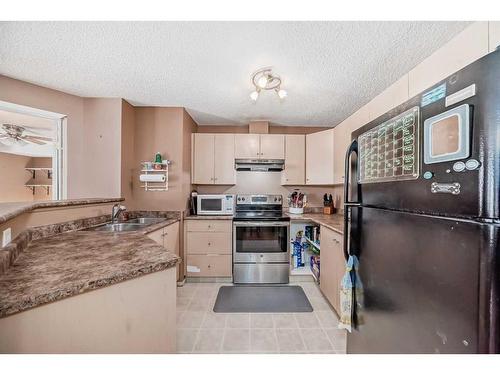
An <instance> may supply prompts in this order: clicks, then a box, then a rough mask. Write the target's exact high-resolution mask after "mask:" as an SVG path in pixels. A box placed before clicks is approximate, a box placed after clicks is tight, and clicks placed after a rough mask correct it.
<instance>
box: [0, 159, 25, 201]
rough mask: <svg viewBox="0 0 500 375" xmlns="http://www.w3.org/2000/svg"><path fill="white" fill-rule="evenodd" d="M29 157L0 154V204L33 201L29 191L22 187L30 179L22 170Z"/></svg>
mask: <svg viewBox="0 0 500 375" xmlns="http://www.w3.org/2000/svg"><path fill="white" fill-rule="evenodd" d="M30 159H31V157H29V156H21V155H14V154H7V153H4V152H0V202H26V201H32V200H33V194H32V192H31V190H30V189H28V188H27V187H25V186H24V184H25V183H26V181H28V180H29V179H30V175H29V173H28V172H27V171H26V170H25V169H24V168H25V167H26V166H27V165H28V163H29V162H30Z"/></svg>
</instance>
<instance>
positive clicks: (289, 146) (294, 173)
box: [281, 134, 306, 185]
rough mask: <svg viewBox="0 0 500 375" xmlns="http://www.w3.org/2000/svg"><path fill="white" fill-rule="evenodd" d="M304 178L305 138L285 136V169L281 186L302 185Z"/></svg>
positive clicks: (282, 173) (301, 136)
mask: <svg viewBox="0 0 500 375" xmlns="http://www.w3.org/2000/svg"><path fill="white" fill-rule="evenodd" d="M305 176H306V136H305V135H301V134H299V135H286V136H285V169H284V170H283V172H281V185H304V182H305Z"/></svg>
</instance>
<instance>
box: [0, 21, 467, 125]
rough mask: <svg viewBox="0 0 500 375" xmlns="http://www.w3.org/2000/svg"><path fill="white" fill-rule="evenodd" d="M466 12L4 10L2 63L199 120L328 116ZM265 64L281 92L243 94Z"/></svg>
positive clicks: (370, 91)
mask: <svg viewBox="0 0 500 375" xmlns="http://www.w3.org/2000/svg"><path fill="white" fill-rule="evenodd" d="M466 25H467V23H466V22H101V23H99V22H63V23H57V22H2V23H0V74H4V75H7V76H10V77H14V78H18V79H21V80H25V81H29V82H33V83H36V84H39V85H42V86H47V87H51V88H55V89H58V90H62V91H65V92H69V93H72V94H76V95H80V96H94V97H122V98H125V99H127V100H128V101H129V102H131V103H132V104H134V105H151V106H183V107H186V108H187V109H188V111H189V112H190V113H191V115H192V116H193V117H194V119H195V120H196V121H197V122H198V123H199V124H235V123H248V121H249V120H258V119H262V120H268V121H271V122H273V123H279V124H285V125H330V126H332V125H335V124H337V123H339V122H340V121H342V120H343V119H345V118H346V117H347V116H349V115H350V114H351V113H353V112H354V111H355V110H356V109H357V108H359V107H360V106H362V105H364V104H365V103H367V102H368V101H369V100H370V99H371V98H373V97H374V96H376V95H377V94H378V93H380V92H381V91H383V89H384V88H386V87H387V86H389V85H390V84H391V83H393V82H394V81H396V80H397V79H398V78H400V77H401V76H402V75H403V74H405V73H406V72H407V71H409V70H410V69H411V68H413V67H414V66H415V65H417V64H418V63H419V62H420V61H422V60H423V59H424V58H425V57H427V56H429V55H430V54H431V53H432V52H433V51H435V50H436V49H438V48H439V47H440V46H441V45H443V44H444V43H445V42H447V41H448V40H450V39H451V38H452V37H453V36H454V35H456V34H457V33H458V32H460V31H461V30H462V29H463V28H464V27H465V26H466ZM263 66H273V67H274V70H275V71H276V73H278V74H279V75H281V77H282V78H283V87H284V88H285V89H286V90H287V91H288V98H286V100H284V101H282V102H280V100H279V99H278V97H277V96H276V95H275V94H274V93H270V92H268V93H264V94H263V95H261V97H260V98H259V100H258V101H257V103H253V102H251V100H250V99H249V96H248V95H249V93H250V92H251V91H252V86H251V84H250V75H251V73H252V72H253V71H255V70H256V69H258V68H261V67H263Z"/></svg>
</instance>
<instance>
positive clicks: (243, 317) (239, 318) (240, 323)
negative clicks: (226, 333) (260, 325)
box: [226, 314, 250, 328]
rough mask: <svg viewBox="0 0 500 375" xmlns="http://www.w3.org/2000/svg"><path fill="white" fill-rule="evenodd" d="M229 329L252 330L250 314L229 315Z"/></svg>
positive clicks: (227, 324) (227, 320)
mask: <svg viewBox="0 0 500 375" xmlns="http://www.w3.org/2000/svg"><path fill="white" fill-rule="evenodd" d="M226 327H227V328H250V314H227V319H226Z"/></svg>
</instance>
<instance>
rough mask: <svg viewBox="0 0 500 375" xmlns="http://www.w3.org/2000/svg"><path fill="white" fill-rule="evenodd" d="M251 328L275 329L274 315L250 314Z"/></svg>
mask: <svg viewBox="0 0 500 375" xmlns="http://www.w3.org/2000/svg"><path fill="white" fill-rule="evenodd" d="M250 328H274V321H273V314H250Z"/></svg>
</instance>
